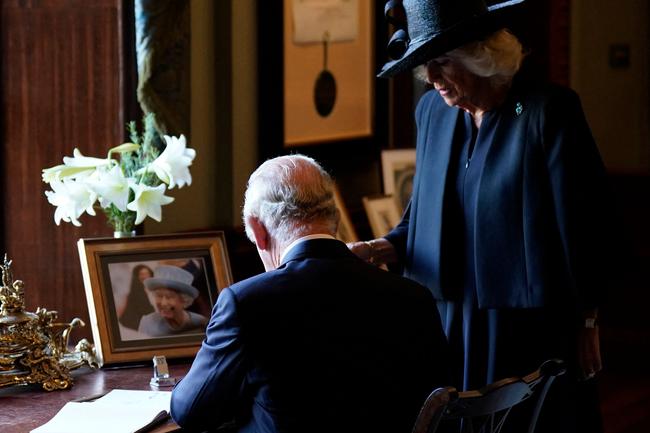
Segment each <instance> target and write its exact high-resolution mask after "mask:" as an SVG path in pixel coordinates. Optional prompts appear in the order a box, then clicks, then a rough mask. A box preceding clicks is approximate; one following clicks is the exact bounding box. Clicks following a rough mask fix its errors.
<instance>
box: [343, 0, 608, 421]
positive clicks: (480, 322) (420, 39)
mask: <svg viewBox="0 0 650 433" xmlns="http://www.w3.org/2000/svg"><path fill="white" fill-rule="evenodd" d="M522 2H523V0H514V1H508V2H503V3H500V4H496V5H494V6H491V7H490V8H487V7H486V5H485V3H484V2H483V1H482V0H410V1H409V0H404V1H403V2H399V1H391V2H388V7H387V9H390V8H391V7H394V8H397V9H401V8H403V10H401V11H397V12H398V13H394V12H395V11H394V10H393V11H387V15H390V16H392V17H393V16H394V17H396V16H400V15H402V16H405V17H406V22H405V23H403V24H404V25H403V26H402V29H401V31H398V32H396V33H395V35H394V36H393V38H392V39H391V43H390V44H389V52H390V53H391V56H392V58H393V59H395V60H393V61H391V62H389V63H387V64H386V65H384V67H383V69H382V71H381V73H380V74H379V76H380V77H391V76H394V75H396V74H398V73H400V72H403V71H408V70H410V69H412V68H415V67H419V72H416V73H418V74H419V75H422V76H423V77H424V79H425V80H426V82H427V83H428V84H430V85H431V86H432V87H433V89H432V90H430V91H429V92H427V93H426V94H425V95H424V96H423V97H422V99H421V100H420V102H419V104H418V106H417V109H416V113H415V116H416V121H417V127H418V133H417V163H416V175H415V179H414V187H413V193H412V197H411V202H410V203H409V206H408V207H407V209H406V211H405V213H404V216H403V219H402V221H401V223H400V224H399V225H398V226H397V227H396V228H395V229H394V230H393V231H391V232H390V233H389V234H388V235H387V236H386V237H385V238H381V239H374V240H372V241H369V242H357V243H352V244H350V245H349V247H350V248H351V249H352V251H354V252H355V253H356V254H357V255H359V256H360V257H361V258H364V259H366V260H371V261H372V262H374V263H382V262H384V263H390V262H400V263H402V264H403V266H404V270H405V275H406V276H408V277H410V278H412V279H414V280H416V281H418V282H420V283H421V284H423V285H425V286H427V287H428V288H429V289H430V290H431V291H432V292H433V294H434V296H435V297H436V299H437V300H438V308H439V311H440V315H441V319H442V322H443V327H444V329H445V333H446V334H447V337H448V339H449V342H450V345H451V347H452V349H453V359H452V360H451V361H452V366H454V368H455V369H456V374H455V376H456V383H454V384H453V385H455V386H456V387H458V388H461V389H475V388H479V387H481V386H483V385H485V384H487V383H490V382H493V381H495V380H497V379H500V378H503V377H508V376H513V375H523V374H527V373H529V372H530V371H532V370H534V369H536V368H538V367H539V365H540V364H541V363H542V362H543V361H544V360H547V359H550V358H560V359H563V360H565V361H566V363H567V366H568V372H567V374H566V375H564V376H563V377H561V378H559V379H558V380H557V381H556V383H555V384H554V385H553V388H552V389H551V392H550V394H549V396H548V400H547V403H546V404H545V406H544V410H543V413H542V415H541V418H540V422H539V428H538V430H537V431H553V432H555V433H559V432H576V431H584V432H590V433H594V432H598V431H601V429H602V427H601V426H600V416H599V410H598V401H597V396H596V393H595V386H594V384H593V382H594V381H593V380H592V378H593V377H594V376H595V374H596V373H598V371H600V369H601V358H600V349H599V336H598V327H597V325H596V322H595V320H596V317H597V312H598V305H599V301H600V298H601V295H602V293H603V290H604V288H605V282H606V280H607V278H606V275H605V274H604V272H605V271H606V270H607V268H608V266H607V262H606V257H607V252H608V250H607V246H608V243H607V242H606V241H607V239H608V238H607V236H606V235H605V233H606V231H607V224H608V223H607V221H606V218H605V215H606V214H607V201H606V199H605V196H606V194H605V190H606V187H605V171H604V167H603V164H602V162H601V159H600V156H599V153H598V150H597V148H596V145H595V143H594V140H593V138H592V136H591V133H590V130H589V127H588V125H587V123H586V120H585V117H584V114H583V111H582V108H581V105H580V101H579V99H578V96H577V95H576V94H575V93H574V92H573V91H571V90H569V89H567V88H563V87H560V86H555V85H551V84H543V83H534V82H530V81H526V80H525V79H524V78H523V77H521V76H519V75H518V71H519V68H520V65H521V63H522V61H523V60H524V53H523V52H522V47H521V44H520V43H519V41H518V40H517V38H516V37H515V36H514V35H512V34H511V33H510V32H508V31H507V30H506V29H505V28H503V21H502V18H503V15H502V12H503V11H505V10H507V9H508V8H510V7H512V6H514V5H516V4H518V3H522ZM399 12H401V13H399ZM420 65H421V66H420ZM512 421H515V420H512ZM511 424H512V423H511ZM515 424H516V423H515ZM509 428H513V430H512V431H526V429H525V428H524V426H516V425H515V426H512V425H510V426H509Z"/></svg>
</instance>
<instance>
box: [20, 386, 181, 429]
mask: <svg viewBox="0 0 650 433" xmlns="http://www.w3.org/2000/svg"><path fill="white" fill-rule="evenodd" d="M171 394H172V393H171V391H132V390H124V389H114V390H113V391H111V392H109V393H108V394H106V395H105V396H103V397H101V398H98V399H97V400H94V401H91V402H69V403H66V405H65V406H63V408H62V409H61V410H60V411H59V412H58V413H57V414H56V415H55V416H54V417H53V418H52V419H51V420H49V421H48V422H47V423H45V424H43V425H42V426H40V427H38V428H36V429H34V430H32V431H31V432H30V433H88V432H90V431H91V432H93V433H144V432H147V431H150V430H151V429H153V428H154V427H155V426H157V425H158V424H160V423H162V422H164V421H166V420H167V419H169V402H170V399H171Z"/></svg>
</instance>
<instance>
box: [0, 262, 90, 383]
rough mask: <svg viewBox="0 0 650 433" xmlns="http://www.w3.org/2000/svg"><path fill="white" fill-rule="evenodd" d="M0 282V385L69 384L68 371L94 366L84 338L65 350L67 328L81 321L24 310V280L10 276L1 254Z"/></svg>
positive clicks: (77, 325)
mask: <svg viewBox="0 0 650 433" xmlns="http://www.w3.org/2000/svg"><path fill="white" fill-rule="evenodd" d="M0 269H2V286H0V388H3V387H6V386H14V385H28V384H40V385H41V386H42V387H43V389H45V390H46V391H54V390H57V389H66V388H69V387H71V386H72V383H73V379H72V376H71V374H70V371H71V370H73V369H75V368H79V367H81V366H83V365H88V366H89V367H91V368H98V367H99V364H98V363H97V359H96V358H95V348H94V346H93V345H92V344H91V343H89V342H88V340H86V339H85V338H84V339H82V340H81V341H79V343H77V345H76V346H75V348H74V350H72V351H70V350H68V343H69V339H70V332H71V331H72V330H73V329H74V328H76V327H80V326H84V323H83V322H82V321H81V320H80V319H78V318H74V319H73V320H72V321H71V322H70V323H63V322H57V321H56V320H57V312H56V311H47V310H46V309H45V308H41V307H39V308H37V309H36V312H35V313H30V312H28V311H25V307H24V301H25V291H24V283H23V282H22V281H21V280H14V278H13V274H12V272H11V260H7V255H6V254H5V257H4V263H3V264H2V265H0Z"/></svg>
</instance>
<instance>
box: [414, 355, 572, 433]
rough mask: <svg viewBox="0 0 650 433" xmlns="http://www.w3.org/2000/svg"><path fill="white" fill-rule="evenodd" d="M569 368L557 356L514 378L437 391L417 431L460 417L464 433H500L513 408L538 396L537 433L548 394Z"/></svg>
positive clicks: (428, 431) (531, 428) (531, 426)
mask: <svg viewBox="0 0 650 433" xmlns="http://www.w3.org/2000/svg"><path fill="white" fill-rule="evenodd" d="M565 371H566V369H565V367H564V363H563V362H562V361H560V360H557V359H552V360H549V361H546V362H544V363H543V364H542V365H541V367H540V368H539V369H538V370H536V371H534V372H532V373H531V374H529V375H527V376H524V377H510V378H507V379H503V380H499V381H498V382H494V383H492V384H489V385H487V386H485V387H483V388H481V389H479V390H475V391H463V392H458V391H457V390H456V389H455V388H453V387H446V388H438V389H436V390H434V391H433V392H432V393H431V394H429V397H428V398H427V400H426V401H425V402H424V405H423V406H422V409H421V410H420V414H419V415H418V418H417V420H416V422H415V426H414V428H413V433H434V432H436V431H437V429H438V426H439V425H440V423H441V422H442V421H444V420H460V422H459V426H460V431H461V432H463V433H479V432H480V433H498V432H500V431H501V428H502V427H503V425H504V423H505V421H506V418H507V416H508V414H509V413H510V410H511V409H512V408H513V407H514V406H516V405H518V404H519V403H521V402H523V401H524V400H527V399H528V398H530V397H532V396H533V395H535V397H536V399H537V400H536V401H535V406H534V408H533V411H532V413H531V415H530V421H529V424H528V426H529V427H528V433H534V431H535V425H536V424H537V417H538V416H539V412H540V411H541V409H542V404H543V403H544V399H545V398H546V393H547V392H548V389H549V387H550V386H551V384H552V383H553V380H554V379H555V377H557V376H559V375H561V374H564V372H565Z"/></svg>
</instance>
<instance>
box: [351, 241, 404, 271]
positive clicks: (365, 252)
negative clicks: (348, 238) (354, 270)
mask: <svg viewBox="0 0 650 433" xmlns="http://www.w3.org/2000/svg"><path fill="white" fill-rule="evenodd" d="M347 246H348V248H349V249H350V251H352V252H353V253H354V254H356V255H357V257H359V258H360V259H362V260H365V261H366V262H368V263H372V264H375V265H382V264H388V263H395V262H396V261H397V252H396V251H395V247H394V246H393V244H391V243H390V242H389V241H388V240H386V239H384V238H378V239H373V240H370V241H363V242H350V243H348V244H347Z"/></svg>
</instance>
